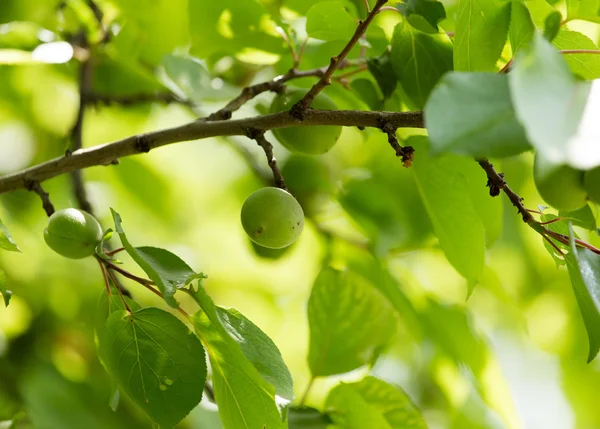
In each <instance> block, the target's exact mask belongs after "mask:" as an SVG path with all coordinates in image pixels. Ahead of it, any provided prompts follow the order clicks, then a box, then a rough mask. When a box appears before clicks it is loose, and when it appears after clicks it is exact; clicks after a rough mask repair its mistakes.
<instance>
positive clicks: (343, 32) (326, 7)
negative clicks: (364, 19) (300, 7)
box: [306, 0, 357, 40]
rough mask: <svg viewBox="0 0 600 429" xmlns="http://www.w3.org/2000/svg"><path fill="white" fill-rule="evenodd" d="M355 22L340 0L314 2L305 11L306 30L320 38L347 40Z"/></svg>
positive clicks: (311, 35) (354, 26) (312, 35)
mask: <svg viewBox="0 0 600 429" xmlns="http://www.w3.org/2000/svg"><path fill="white" fill-rule="evenodd" d="M356 26H357V23H356V21H355V20H354V18H352V16H351V15H350V14H349V13H348V11H347V10H346V4H345V3H344V2H343V1H340V0H333V1H323V2H320V3H317V4H315V5H314V6H313V7H311V8H310V9H309V10H308V12H307V13H306V32H307V33H308V35H309V36H310V37H314V38H315V39H321V40H349V39H350V38H351V37H352V34H354V31H355V30H356Z"/></svg>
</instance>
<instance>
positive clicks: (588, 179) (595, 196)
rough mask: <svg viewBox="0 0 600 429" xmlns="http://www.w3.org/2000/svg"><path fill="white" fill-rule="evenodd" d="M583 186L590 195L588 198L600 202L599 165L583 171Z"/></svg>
mask: <svg viewBox="0 0 600 429" xmlns="http://www.w3.org/2000/svg"><path fill="white" fill-rule="evenodd" d="M583 186H584V187H585V190H586V192H587V193H588V195H589V196H590V200H592V201H593V202H595V203H596V204H600V167H596V168H594V169H592V170H589V171H586V172H585V174H584V175H583Z"/></svg>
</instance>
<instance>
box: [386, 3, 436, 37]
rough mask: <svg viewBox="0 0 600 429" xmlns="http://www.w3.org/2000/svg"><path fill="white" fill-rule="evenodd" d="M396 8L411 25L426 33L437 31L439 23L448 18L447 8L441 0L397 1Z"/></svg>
mask: <svg viewBox="0 0 600 429" xmlns="http://www.w3.org/2000/svg"><path fill="white" fill-rule="evenodd" d="M396 9H398V12H400V14H401V15H402V16H404V17H405V18H406V19H407V20H408V23H409V24H410V25H412V26H413V27H414V28H416V29H417V30H420V31H423V32H425V33H437V32H438V31H439V28H438V23H439V22H440V21H441V20H443V19H446V9H444V5H443V4H442V3H440V2H439V1H434V0H406V1H404V2H402V3H397V4H396Z"/></svg>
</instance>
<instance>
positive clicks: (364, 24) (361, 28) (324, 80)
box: [290, 0, 387, 119]
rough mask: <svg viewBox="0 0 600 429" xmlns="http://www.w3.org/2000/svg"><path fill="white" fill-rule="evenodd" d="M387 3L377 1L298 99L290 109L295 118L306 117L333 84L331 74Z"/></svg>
mask: <svg viewBox="0 0 600 429" xmlns="http://www.w3.org/2000/svg"><path fill="white" fill-rule="evenodd" d="M386 3H387V0H377V3H375V6H374V7H373V10H371V11H370V12H369V14H368V15H367V17H366V18H365V20H364V21H360V24H359V25H358V27H356V31H354V34H353V35H352V38H351V39H350V41H349V42H348V43H347V44H346V46H344V49H342V52H340V53H339V55H337V56H334V57H331V60H330V62H329V67H327V70H325V73H323V76H321V79H320V80H319V81H318V82H317V83H315V84H314V85H313V87H312V88H311V89H310V91H308V92H307V93H306V95H304V97H303V98H302V100H300V101H298V102H297V103H296V104H295V105H294V107H292V110H291V111H290V113H291V115H293V116H294V117H295V118H298V119H304V116H305V114H306V111H307V109H308V108H309V107H310V105H311V104H312V102H313V101H314V99H315V98H316V96H317V95H318V94H319V93H320V92H321V91H322V90H323V89H324V88H325V87H326V86H328V85H331V76H333V73H334V72H335V71H336V70H337V69H338V67H339V65H340V64H341V63H342V62H343V61H344V60H345V58H346V56H347V55H348V54H349V53H350V51H351V50H352V48H353V47H354V45H356V44H357V43H358V41H359V40H360V38H361V37H362V36H363V34H365V32H366V31H367V28H369V25H370V24H371V22H372V21H373V18H375V15H377V13H378V12H379V9H381V8H382V7H383V5H384V4H386Z"/></svg>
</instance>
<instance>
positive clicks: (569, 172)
mask: <svg viewBox="0 0 600 429" xmlns="http://www.w3.org/2000/svg"><path fill="white" fill-rule="evenodd" d="M533 180H534V182H535V186H536V188H537V190H538V192H539V193H540V195H541V196H542V198H543V199H544V201H546V202H547V203H548V204H550V205H551V206H552V207H554V208H556V209H558V210H561V211H573V210H577V209H579V208H581V207H583V206H584V205H585V203H586V202H587V192H586V190H585V188H584V186H583V171H579V170H575V169H574V168H571V167H568V166H566V165H561V166H555V165H551V164H550V163H548V162H547V161H546V160H544V159H543V158H542V157H541V156H539V155H536V157H535V161H534V167H533Z"/></svg>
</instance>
